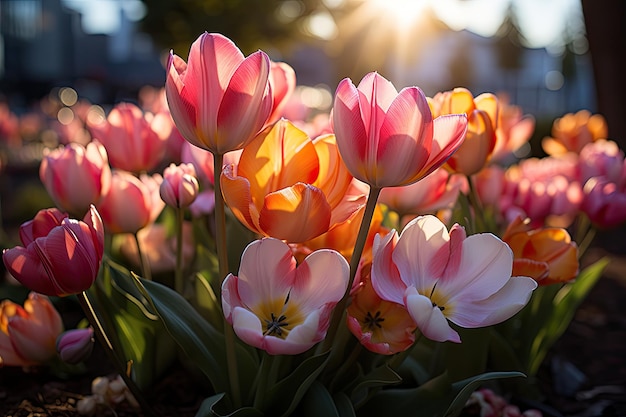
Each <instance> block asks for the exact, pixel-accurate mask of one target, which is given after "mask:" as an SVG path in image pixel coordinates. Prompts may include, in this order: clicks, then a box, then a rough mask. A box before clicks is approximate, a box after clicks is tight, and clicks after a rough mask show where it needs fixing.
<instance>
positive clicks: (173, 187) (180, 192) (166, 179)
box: [159, 164, 200, 208]
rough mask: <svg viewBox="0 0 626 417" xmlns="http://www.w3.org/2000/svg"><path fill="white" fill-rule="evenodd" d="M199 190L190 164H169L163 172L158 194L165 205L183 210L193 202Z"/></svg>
mask: <svg viewBox="0 0 626 417" xmlns="http://www.w3.org/2000/svg"><path fill="white" fill-rule="evenodd" d="M199 189H200V185H199V184H198V179H197V178H196V169H195V168H194V166H193V165H192V164H180V165H174V164H170V166H169V167H167V168H165V171H164V172H163V182H162V183H161V186H160V188H159V193H160V195H161V199H163V201H165V203H166V204H167V205H169V206H172V207H177V208H185V207H189V205H190V204H191V203H193V202H194V200H195V199H196V197H197V196H198V191H199Z"/></svg>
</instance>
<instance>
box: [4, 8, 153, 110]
mask: <svg viewBox="0 0 626 417" xmlns="http://www.w3.org/2000/svg"><path fill="white" fill-rule="evenodd" d="M119 13H120V16H119V19H120V22H121V23H120V28H119V30H118V31H116V33H115V34H113V35H105V34H86V33H85V32H84V31H83V29H82V25H81V19H82V15H81V14H80V13H78V12H77V11H75V10H72V9H70V8H68V7H66V6H65V5H64V4H63V2H62V1H61V0H2V1H0V93H2V94H3V95H5V96H8V97H9V98H10V99H11V100H12V101H13V102H14V103H15V102H17V103H18V105H19V103H20V101H23V102H24V103H27V102H28V101H29V100H31V99H37V98H39V97H41V96H43V95H45V94H46V93H47V92H48V91H50V89H51V88H53V87H56V86H67V85H70V86H73V87H74V88H75V89H76V90H77V91H78V93H79V94H80V95H81V97H84V98H87V99H88V100H90V101H92V102H97V103H103V104H104V103H112V102H115V101H118V100H119V99H121V98H123V97H124V96H131V95H132V94H133V93H134V92H135V91H136V90H137V89H138V88H139V87H141V86H142V85H146V84H151V85H161V84H163V83H164V80H165V71H164V68H163V65H162V64H161V59H160V56H159V51H157V50H156V48H155V47H154V46H153V45H152V43H151V41H150V39H149V37H147V36H146V35H145V34H142V33H140V32H139V31H137V29H136V27H135V26H136V23H135V22H132V21H131V20H130V19H128V18H127V16H126V15H125V11H124V9H123V8H121V7H120V8H119Z"/></svg>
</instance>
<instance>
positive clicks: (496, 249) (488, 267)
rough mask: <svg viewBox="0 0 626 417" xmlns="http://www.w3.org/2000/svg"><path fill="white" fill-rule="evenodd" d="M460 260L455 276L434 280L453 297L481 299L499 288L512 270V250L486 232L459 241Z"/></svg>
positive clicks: (456, 298)
mask: <svg viewBox="0 0 626 417" xmlns="http://www.w3.org/2000/svg"><path fill="white" fill-rule="evenodd" d="M461 250H462V251H463V253H462V255H461V262H460V265H459V266H458V273H457V274H456V276H449V277H447V278H446V279H445V280H440V281H439V282H438V283H437V291H438V292H439V291H441V293H442V294H446V295H447V296H448V297H450V298H449V300H450V301H451V302H455V301H456V300H464V301H465V302H471V300H476V301H478V300H482V299H484V298H487V297H489V296H490V295H491V294H494V293H495V292H497V291H499V290H500V288H502V287H503V286H504V285H505V284H506V283H507V281H508V280H509V278H510V277H511V272H512V270H513V252H512V251H511V249H510V248H509V246H508V245H507V244H506V243H504V242H502V241H501V240H500V239H498V238H497V237H496V236H494V235H492V234H490V233H482V234H477V235H472V236H469V237H468V238H467V239H465V240H464V241H463V247H462V249H461Z"/></svg>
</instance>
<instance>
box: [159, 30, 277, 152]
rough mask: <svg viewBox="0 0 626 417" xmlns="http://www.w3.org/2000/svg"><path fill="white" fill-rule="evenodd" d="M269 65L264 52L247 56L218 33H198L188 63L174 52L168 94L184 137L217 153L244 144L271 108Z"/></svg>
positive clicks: (168, 75) (263, 122)
mask: <svg viewBox="0 0 626 417" xmlns="http://www.w3.org/2000/svg"><path fill="white" fill-rule="evenodd" d="M270 67H271V63H270V59H269V57H268V56H267V55H266V54H265V53H264V52H262V51H257V52H255V53H253V54H252V55H250V56H248V57H246V58H244V56H243V54H242V53H241V51H240V50H239V48H237V46H236V45H235V44H234V43H233V42H232V41H231V40H229V39H228V38H226V37H224V36H222V35H220V34H215V33H211V34H209V33H206V32H205V33H204V34H202V35H200V37H198V39H197V40H196V41H195V42H194V43H193V44H192V45H191V50H190V51H189V60H188V62H187V63H185V61H184V60H183V59H182V58H180V57H179V56H177V55H174V54H173V53H172V52H170V56H169V60H168V63H167V79H166V82H165V92H166V95H167V102H168V104H169V107H170V112H171V114H172V118H173V119H174V122H175V123H176V126H177V127H178V130H179V131H180V133H181V134H182V135H183V137H184V138H185V139H186V140H187V141H189V142H190V143H191V144H193V145H196V146H198V147H200V148H203V149H206V150H208V151H210V152H212V153H213V154H216V155H224V154H225V153H226V152H229V151H233V150H236V149H240V148H243V147H244V145H246V143H247V142H249V141H250V140H252V138H253V137H254V136H255V135H256V134H257V133H258V132H259V131H260V130H261V129H262V128H263V127H264V126H265V124H266V122H267V119H268V117H269V116H270V113H271V111H272V100H273V96H272V93H271V87H270V85H269V76H270Z"/></svg>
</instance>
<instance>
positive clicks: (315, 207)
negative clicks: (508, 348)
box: [0, 33, 626, 416]
mask: <svg viewBox="0 0 626 417" xmlns="http://www.w3.org/2000/svg"><path fill="white" fill-rule="evenodd" d="M166 73H167V76H166V81H165V88H164V89H163V91H162V92H161V94H160V95H156V98H153V100H151V101H149V102H148V101H146V100H144V102H143V103H142V105H141V107H139V106H137V105H135V104H131V103H129V102H123V103H119V104H116V105H115V106H114V107H113V108H112V109H111V110H110V112H109V113H108V115H107V116H106V117H104V116H103V117H101V118H100V119H98V120H93V118H87V117H85V118H84V120H83V123H84V126H85V127H86V129H87V130H88V131H89V133H90V139H89V141H88V142H86V143H77V142H68V143H65V144H64V145H62V146H61V147H59V148H56V149H50V150H46V151H45V152H44V155H43V159H42V161H41V165H40V170H39V174H40V178H41V181H42V182H43V184H44V186H45V188H46V190H47V192H48V193H49V195H50V197H51V198H52V200H53V201H54V203H55V205H56V207H54V208H48V209H43V210H41V211H40V212H39V213H38V214H37V215H36V216H35V217H34V218H33V219H32V220H30V221H28V222H27V223H25V224H23V225H22V227H21V228H20V239H21V246H15V247H13V248H10V249H5V250H4V252H3V260H4V263H5V265H6V268H7V270H8V271H9V273H10V274H11V275H12V276H13V277H14V278H15V279H17V280H18V281H19V282H20V283H21V284H23V285H24V286H25V287H27V288H29V289H30V290H32V291H34V292H36V293H39V294H43V295H47V296H54V297H67V296H72V297H74V296H76V297H77V298H78V299H79V301H80V303H81V306H82V307H83V309H84V311H85V314H86V316H87V318H88V319H89V320H90V322H91V324H92V326H93V329H94V332H95V333H96V336H97V337H98V338H99V340H100V341H101V342H102V343H103V345H104V346H105V347H107V348H108V349H109V350H111V352H112V354H111V358H112V360H113V361H114V362H117V363H118V365H119V367H120V370H121V373H122V374H123V376H124V377H125V379H126V383H127V384H128V385H129V388H131V389H133V393H134V394H135V396H136V397H142V393H141V388H143V387H145V386H147V385H148V386H149V383H146V382H145V381H144V382H138V381H137V380H138V379H140V378H138V376H137V375H138V374H139V373H141V372H142V370H141V366H142V364H141V358H138V357H137V355H138V354H137V352H135V353H133V352H132V350H129V348H128V344H127V343H125V342H124V340H119V339H128V338H133V337H139V336H138V334H139V332H140V329H143V328H142V327H138V328H137V332H136V333H134V334H133V331H132V329H131V331H130V332H129V333H127V334H126V333H120V334H119V335H113V333H116V332H117V331H119V327H116V324H115V323H116V322H118V324H117V325H118V326H119V320H121V321H124V320H125V316H124V314H128V315H132V314H131V313H129V311H130V309H131V308H136V307H132V306H131V307H128V306H126V304H123V301H119V299H118V298H116V297H119V294H118V293H117V292H119V291H122V290H120V289H119V288H122V289H123V291H122V292H125V293H124V295H123V297H122V298H124V297H125V298H124V300H126V299H133V300H134V302H135V304H137V305H141V306H142V307H141V309H140V311H141V312H142V313H141V314H139V315H135V316H133V317H134V319H135V320H139V321H141V320H144V321H146V322H149V323H154V322H158V323H159V324H158V326H161V327H158V329H160V330H158V331H157V333H158V332H161V333H162V334H161V335H159V337H163V335H165V337H167V338H168V340H170V343H172V344H173V345H177V346H178V348H179V350H180V351H182V352H183V353H185V354H186V355H187V357H188V358H187V360H185V361H183V363H186V364H189V362H191V363H193V364H194V366H197V367H198V368H199V369H200V370H201V371H202V373H203V374H204V375H205V377H206V378H207V379H208V381H209V382H210V384H211V387H212V389H213V391H212V392H209V393H208V394H207V396H208V399H207V400H206V401H205V403H203V406H202V407H201V409H200V410H199V411H198V415H260V414H258V413H266V414H267V415H290V414H291V413H293V412H294V410H300V411H302V409H311V410H315V412H318V414H317V415H321V414H319V412H324V415H341V416H344V415H355V413H357V415H396V414H394V413H397V412H398V411H399V410H401V409H402V407H409V406H410V407H421V408H422V409H424V410H435V411H433V412H434V413H444V412H446V410H447V412H451V411H450V410H455V408H454V407H458V404H463V403H464V401H465V400H467V398H468V397H469V394H470V393H471V392H472V389H469V390H468V389H467V388H468V387H469V388H478V386H479V385H480V384H481V383H482V382H484V381H485V380H488V379H496V378H504V377H513V376H520V375H521V374H520V373H519V372H517V371H521V372H526V373H533V372H536V365H535V362H536V361H535V362H533V361H532V359H533V358H525V359H524V360H522V361H518V362H517V365H518V366H519V367H520V368H521V369H514V368H508V369H491V368H492V367H491V366H485V369H482V370H481V371H480V372H479V375H464V374H463V373H462V372H455V369H452V368H451V365H449V363H446V364H444V365H441V364H439V365H437V364H438V362H437V360H438V359H437V358H438V357H439V356H438V355H437V354H436V353H434V352H436V351H437V350H438V349H441V346H457V347H459V346H460V347H462V346H464V345H465V343H464V338H465V335H467V334H469V335H471V333H467V332H471V330H468V329H483V330H484V329H489V331H491V332H498V331H500V332H501V333H502V334H506V333H505V332H506V331H507V328H506V325H507V323H510V322H511V320H515V319H516V318H518V319H519V317H523V318H524V319H525V320H526V321H528V322H533V325H535V326H536V320H535V319H536V317H533V316H532V314H533V313H529V312H527V311H526V310H527V309H526V310H525V311H523V312H521V313H520V311H521V310H523V309H524V307H525V306H526V305H527V304H529V303H532V302H533V298H534V297H536V296H537V294H536V293H538V292H539V291H541V290H542V288H551V290H550V291H552V292H551V293H550V294H552V295H554V293H555V292H556V291H557V290H564V291H565V290H567V289H569V288H571V287H572V286H574V285H577V281H578V280H576V277H577V276H578V275H579V272H580V271H579V258H580V256H581V254H582V253H581V252H582V249H584V248H583V247H579V246H583V245H584V247H586V246H587V245H588V244H589V241H590V239H591V237H590V236H591V232H590V231H593V230H595V228H598V227H600V228H606V227H612V226H616V225H619V224H621V223H622V222H623V221H624V220H626V182H625V181H626V165H625V164H624V154H623V152H622V151H621V150H619V148H618V146H617V145H616V144H615V143H614V142H612V141H610V140H608V139H607V138H606V135H607V129H606V123H604V120H603V119H602V117H601V116H599V115H591V114H590V113H588V112H585V111H581V112H579V113H576V114H568V115H565V116H564V117H562V118H560V119H558V120H557V121H555V123H554V127H553V132H552V133H553V137H550V138H546V139H544V142H543V145H544V149H545V151H546V152H547V153H548V154H549V155H550V156H548V157H544V158H527V159H523V160H519V161H518V160H517V159H515V156H514V155H515V154H514V152H515V151H517V150H518V149H520V148H521V147H522V146H523V145H525V144H526V143H527V142H528V140H529V139H530V137H531V135H532V134H533V131H534V119H533V118H532V117H530V116H527V115H523V113H522V111H521V109H519V108H518V107H516V106H514V105H511V104H509V103H508V102H507V101H506V99H504V98H503V97H499V96H497V95H495V94H491V93H483V94H481V95H479V96H476V97H474V96H473V95H472V93H471V92H470V91H468V90H467V89H465V88H455V89H454V90H451V91H447V92H442V93H438V94H436V95H435V96H433V97H427V96H426V95H425V94H424V92H423V91H422V90H420V89H419V88H418V87H407V88H404V89H402V90H401V91H398V90H397V89H396V88H395V87H394V86H393V85H392V83H391V82H389V81H388V80H386V79H385V78H384V77H383V76H381V75H380V74H378V73H375V72H372V73H369V74H367V75H366V76H365V77H364V78H363V79H362V80H361V81H360V83H359V84H358V85H355V84H354V83H353V82H352V81H351V80H350V79H344V80H342V81H341V82H340V83H339V85H338V86H337V89H336V92H335V95H334V103H333V106H332V109H331V111H330V114H328V115H327V117H326V119H325V120H327V121H326V122H325V123H321V124H320V123H319V122H318V123H312V118H307V119H306V120H303V119H296V118H293V117H290V115H295V114H302V112H301V111H299V110H300V107H298V106H301V103H298V102H297V100H295V99H294V95H293V92H294V90H295V89H296V79H295V73H294V71H293V70H292V69H291V67H289V66H288V65H287V64H285V63H278V62H273V61H271V60H270V58H269V57H268V56H267V55H266V54H265V53H264V52H262V51H257V52H255V53H253V54H251V55H249V56H247V57H245V56H244V55H243V54H242V53H241V51H240V50H239V49H238V48H237V46H236V45H235V44H234V43H233V42H232V41H230V40H229V39H227V38H226V37H224V36H222V35H220V34H210V33H204V34H202V35H201V36H200V37H199V38H198V39H197V40H196V41H195V42H194V43H193V44H192V46H191V50H190V52H189V57H188V60H187V61H185V60H183V59H182V58H180V57H179V56H177V55H175V54H174V53H173V52H172V53H171V54H170V57H169V61H168V63H167V68H166ZM318 116H319V115H318ZM316 120H317V121H319V120H320V119H319V117H317V118H316ZM505 161H508V162H506V165H505ZM511 161H512V162H511ZM570 231H574V232H576V240H577V241H578V242H579V244H578V245H577V243H575V242H574V241H573V240H572V238H571V237H570ZM133 271H134V272H133ZM599 272H600V270H598V269H596V270H594V278H593V279H596V278H597V276H599ZM552 288H553V289H554V290H552ZM200 289H202V290H200ZM116 291H117V292H116ZM200 293H202V295H200ZM534 293H535V294H534ZM33 294H34V293H33ZM32 297H34V299H35V300H36V299H38V298H37V297H42V296H40V295H33V296H32ZM107 298H108V299H109V301H106V299H107ZM561 298H563V297H562V296H561ZM103 299H104V300H105V301H103ZM111 300H112V301H111ZM550 300H552V298H550ZM574 301H576V300H574ZM29 303H30V304H27V305H25V307H24V308H25V309H26V310H29V308H28V305H33V301H32V300H31V301H29ZM120 305H121V306H123V308H121V310H115V309H114V307H115V306H117V307H119V306H120ZM552 307H554V306H552ZM552 307H550V306H548V307H545V306H544V310H542V313H541V314H547V315H550V314H552V315H553V316H554V318H553V321H555V322H562V321H563V320H566V319H565V318H564V317H563V314H565V313H563V312H556V313H555V311H556V310H554V309H553V308H552ZM545 308H548V309H549V310H550V311H548V312H546V311H545ZM573 308H575V303H574V302H573V303H572V304H571V306H570V307H569V310H568V311H570V310H572V309H573ZM31 310H32V309H31ZM553 310H554V311H553ZM23 311H25V310H23V309H22V307H20V306H18V305H16V304H13V303H12V302H10V301H5V302H4V304H3V307H2V309H1V310H0V360H1V361H2V363H4V364H5V365H18V366H19V365H21V366H27V365H32V364H35V363H38V362H39V363H41V362H43V361H45V360H47V359H49V358H50V355H49V354H47V355H44V356H38V355H37V354H34V355H33V354H32V353H33V352H34V351H35V352H39V351H46V352H49V351H50V349H54V343H52V345H50V343H47V345H46V346H45V347H44V346H40V347H33V346H29V349H22V347H23V343H22V342H21V340H22V339H23V338H25V337H26V338H27V337H28V334H29V332H33V331H37V330H36V329H37V328H38V327H36V326H34V327H33V326H30V327H29V326H28V325H25V324H23V323H24V322H26V321H29V320H31V321H32V320H37V312H36V311H34V312H33V311H30V312H29V314H26V313H22V312H23ZM518 313H519V314H518ZM523 313H525V315H524V314H523ZM42 314H44V313H42ZM45 314H48V313H45ZM534 314H539V313H537V312H536V311H535V313H534ZM33 317H34V318H33ZM107 318H109V319H107ZM110 318H114V320H111V319H110ZM544 320H545V322H550V320H546V319H545V318H544ZM55 323H56V321H55ZM133 323H134V322H133ZM150 326H152V324H150ZM513 327H514V326H513ZM517 328H519V326H517ZM48 330H49V331H50V332H53V333H55V335H53V336H51V337H49V338H48V339H47V340H53V338H54V337H56V335H57V334H59V333H60V332H61V331H62V326H58V325H55V327H54V329H52V328H50V327H48ZM477 331H479V330H477ZM538 333H539V332H538V331H536V332H534V333H531V334H530V335H526V336H525V337H526V338H532V337H535V336H537V334H538ZM87 337H88V338H91V333H89V334H86V335H85V338H87ZM142 337H144V336H142ZM155 337H156V336H155ZM554 337H558V332H556V333H555V334H554ZM51 338H52V339H51ZM470 338H471V336H470ZM79 339H80V338H77V343H76V344H77V345H80V343H78V342H80V340H79ZM513 339H514V338H512V339H511V340H513ZM37 340H39V339H37ZM524 342H525V343H526V344H523V343H522V344H521V345H520V346H531V345H532V343H529V342H528V340H526V341H524ZM418 344H419V345H420V346H417V345H418ZM470 345H471V343H469V344H468V346H470ZM51 346H52V347H51ZM80 346H82V345H80ZM520 346H517V347H515V348H514V349H521V348H520ZM151 348H153V346H151V345H150V344H149V343H146V345H145V346H144V349H145V350H150V349H151ZM468 349H470V350H468V351H465V353H464V355H477V356H476V357H477V358H478V357H481V358H482V357H483V356H486V354H484V355H483V354H481V353H477V352H476V351H475V349H476V346H470V347H469V348H468ZM81 352H82V351H81ZM425 352H426V353H425ZM455 352H463V351H462V350H457V351H455ZM133 355H135V356H133ZM537 355H539V356H541V355H540V354H539V353H537ZM170 356H171V355H170ZM174 356H175V355H174ZM289 358H291V359H289ZM472 358H473V356H469V357H467V356H466V360H467V361H472V360H473V359H472ZM130 360H132V363H133V364H134V365H133V366H134V369H131V370H129V367H128V363H129V361H130ZM477 360H478V359H477ZM425 361H426V363H425ZM529 361H530V362H529ZM165 362H167V361H165ZM167 363H169V362H167ZM530 363H532V364H533V365H532V366H530V365H529V364H530ZM146 366H149V365H146ZM163 368H165V365H164V366H163ZM124 370H126V371H124ZM487 370H490V371H507V372H492V373H485V372H486V371H487ZM153 374H158V372H153ZM442 375H445V382H442V381H443V379H441V378H442ZM151 376H152V377H153V378H155V377H156V376H158V375H156V376H155V375H152V374H151ZM456 377H458V378H457V379H455V378H456ZM137 386H139V388H137ZM420 389H423V390H424V392H427V391H429V390H430V391H432V390H435V391H437V390H439V392H441V393H442V395H440V396H438V397H436V398H434V397H428V398H426V397H425V396H424V395H421V394H420V392H421V391H419V390H420ZM407 390H408V391H407ZM396 395H397V397H396ZM405 395H406V398H409V396H410V398H411V400H407V401H408V402H402V401H396V403H395V405H389V401H391V400H393V399H398V400H399V399H403V400H404V398H405V397H404V396H405ZM319 399H324V400H325V401H318V400H319ZM137 400H138V401H139V403H140V404H141V405H142V406H144V407H149V404H146V402H145V401H142V399H141V398H137ZM319 407H329V408H327V409H326V408H319ZM429 407H430V408H429ZM330 409H332V410H335V411H334V414H328V413H327V412H328V410H330ZM251 410H252V411H251ZM457 411H458V410H457ZM311 412H313V411H311ZM229 413H241V414H229ZM254 413H257V414H254ZM381 413H382V414H381ZM299 415H309V414H299ZM310 415H315V414H310ZM433 415H438V414H433Z"/></svg>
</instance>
